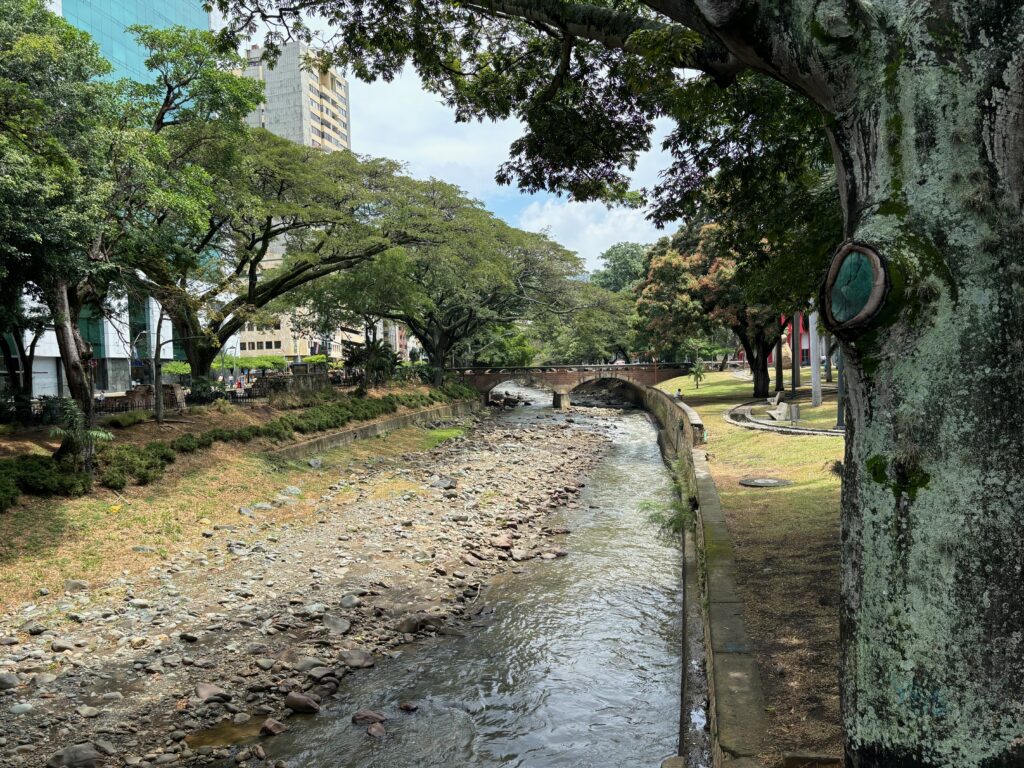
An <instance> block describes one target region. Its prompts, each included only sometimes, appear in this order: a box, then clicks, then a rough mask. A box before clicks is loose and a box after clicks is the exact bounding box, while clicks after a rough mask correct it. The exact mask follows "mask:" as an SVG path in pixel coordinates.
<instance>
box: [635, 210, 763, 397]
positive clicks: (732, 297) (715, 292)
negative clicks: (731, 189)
mask: <svg viewBox="0 0 1024 768" xmlns="http://www.w3.org/2000/svg"><path fill="white" fill-rule="evenodd" d="M717 235H718V228H717V227H716V226H714V225H707V226H705V227H703V228H701V230H700V234H699V240H698V243H697V245H696V246H690V242H692V234H691V233H690V232H688V231H683V232H682V233H681V234H680V235H678V236H676V237H674V238H672V240H669V239H667V238H663V239H662V240H660V241H658V243H657V244H656V245H655V246H654V247H653V248H652V249H651V264H650V272H649V274H648V277H647V280H646V281H645V282H644V283H643V284H642V286H641V288H640V293H639V299H638V302H637V306H638V312H639V314H640V318H641V323H642V328H643V331H644V335H645V336H646V337H647V338H648V339H651V340H652V341H654V343H656V344H657V345H660V346H661V347H662V348H669V349H673V350H679V349H685V348H686V347H687V346H690V345H692V339H693V337H695V336H704V337H707V336H710V335H711V334H712V333H713V331H714V329H715V328H716V327H720V326H725V327H727V328H729V330H731V331H732V332H733V333H734V334H735V335H736V338H737V339H739V342H740V344H742V345H743V349H744V351H745V352H746V353H747V359H748V360H749V361H750V369H751V372H752V373H753V375H754V397H767V396H768V390H769V384H770V381H769V378H768V355H769V354H770V353H771V350H772V347H773V346H774V344H775V342H776V340H777V339H778V337H779V334H780V333H781V331H782V328H781V327H780V323H779V314H780V313H779V310H778V308H776V307H772V306H770V305H758V304H751V303H750V302H749V301H748V300H747V296H746V294H745V292H744V290H743V288H742V286H741V285H740V284H739V283H738V281H737V280H736V270H737V260H736V257H735V256H734V254H733V253H732V252H731V251H729V250H728V249H727V248H726V247H725V244H724V243H723V242H722V241H721V240H719V239H718V238H717Z"/></svg>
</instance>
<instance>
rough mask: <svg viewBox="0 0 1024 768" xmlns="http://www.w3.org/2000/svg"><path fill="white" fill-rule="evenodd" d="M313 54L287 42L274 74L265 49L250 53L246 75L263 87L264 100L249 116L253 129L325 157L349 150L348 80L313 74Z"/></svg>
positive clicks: (332, 74)
mask: <svg viewBox="0 0 1024 768" xmlns="http://www.w3.org/2000/svg"><path fill="white" fill-rule="evenodd" d="M309 53H310V49H309V48H308V47H307V46H306V45H305V44H304V43H297V42H292V43H287V44H286V45H284V46H283V47H282V48H281V56H280V58H278V60H277V62H276V64H275V65H274V67H273V69H271V68H270V67H269V66H267V64H266V63H265V62H264V61H263V48H262V47H261V46H259V45H254V46H252V47H251V48H250V49H249V50H248V51H247V52H246V68H245V74H246V76H247V77H251V78H253V79H255V80H260V81H262V82H263V88H264V95H265V97H266V102H265V103H263V104H261V105H260V108H259V109H258V110H256V111H254V112H252V113H251V114H250V115H249V118H248V122H249V125H251V126H253V127H254V128H266V129H267V130H268V131H270V132H271V133H273V134H276V135H277V136H281V137H282V138H285V139H291V140H292V141H294V142H295V143H296V144H302V145H303V146H306V147H316V148H317V149H323V150H325V151H327V152H332V151H334V150H337V149H351V148H352V142H351V134H350V129H349V113H348V81H347V80H346V79H345V77H344V76H343V75H342V74H341V73H340V72H339V71H338V70H336V69H329V70H327V71H326V72H316V71H311V70H310V68H309V67H308V66H307V65H306V57H307V55H308V54H309Z"/></svg>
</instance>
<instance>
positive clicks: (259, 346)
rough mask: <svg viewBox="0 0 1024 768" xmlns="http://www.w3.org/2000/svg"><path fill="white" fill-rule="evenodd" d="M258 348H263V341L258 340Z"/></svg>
mask: <svg viewBox="0 0 1024 768" xmlns="http://www.w3.org/2000/svg"><path fill="white" fill-rule="evenodd" d="M256 349H263V342H262V341H257V342H256Z"/></svg>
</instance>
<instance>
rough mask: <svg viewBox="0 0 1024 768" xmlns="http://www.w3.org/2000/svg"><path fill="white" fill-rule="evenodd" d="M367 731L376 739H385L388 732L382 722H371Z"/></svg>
mask: <svg viewBox="0 0 1024 768" xmlns="http://www.w3.org/2000/svg"><path fill="white" fill-rule="evenodd" d="M366 732H367V733H368V734H370V735H371V736H373V738H375V739H383V738H384V737H385V736H387V734H388V732H387V731H386V730H385V729H384V726H383V725H381V724H380V723H371V724H370V727H369V728H367V729H366Z"/></svg>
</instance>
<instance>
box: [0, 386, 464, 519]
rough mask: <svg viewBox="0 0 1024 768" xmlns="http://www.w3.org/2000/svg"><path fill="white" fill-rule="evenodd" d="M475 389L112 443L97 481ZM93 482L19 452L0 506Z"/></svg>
mask: <svg viewBox="0 0 1024 768" xmlns="http://www.w3.org/2000/svg"><path fill="white" fill-rule="evenodd" d="M473 396H475V393H474V391H473V390H471V389H469V388H467V387H464V386H462V385H461V384H457V383H449V384H445V385H444V386H442V387H439V388H437V389H432V390H430V392H429V393H428V394H391V395H385V396H384V397H381V398H370V397H367V398H358V397H345V398H340V399H335V400H333V401H327V402H321V403H320V404H318V405H315V406H313V407H311V408H309V409H307V410H305V411H302V412H296V413H288V414H285V415H284V416H281V417H280V418H277V419H274V420H273V421H270V422H267V423H266V424H262V425H260V426H249V427H241V428H239V429H209V430H207V431H206V432H201V433H199V434H196V435H181V436H180V437H177V438H175V439H174V440H172V441H171V442H170V443H164V442H159V441H154V442H151V443H147V444H146V445H144V446H141V447H140V446H137V445H132V446H128V445H109V446H104V447H103V448H101V449H100V451H99V452H98V453H97V456H96V464H97V467H98V470H99V482H100V485H103V486H105V487H107V488H112V489H114V490H118V491H119V490H121V489H123V488H124V487H125V486H127V485H128V483H129V482H130V481H134V482H135V483H137V484H138V485H146V484H147V483H151V482H153V481H154V480H156V479H157V478H159V477H160V476H161V475H162V474H163V473H164V469H165V468H166V466H167V465H168V464H171V463H173V462H174V460H175V458H176V457H177V455H178V454H179V453H194V452H196V451H198V450H200V449H203V448H209V447H210V446H211V445H213V444H214V442H218V441H219V442H222V443H230V442H239V443H247V442H249V441H251V440H255V439H256V438H258V437H265V438H269V439H271V440H288V439H291V438H292V437H293V436H294V433H295V432H298V433H300V434H303V435H305V434H309V433H312V432H323V431H326V430H329V429H338V428H339V427H343V426H345V424H347V423H349V422H350V421H368V420H370V419H374V418H376V417H378V416H383V415H384V414H387V413H394V412H395V411H397V410H398V408H399V407H400V406H405V407H407V408H423V407H426V406H429V405H434V404H436V403H444V402H450V401H452V400H464V399H467V398H470V397H473ZM91 487H92V478H90V477H89V475H87V474H85V473H84V472H76V471H75V470H74V468H73V467H71V466H70V465H68V464H66V463H64V462H61V461H55V460H54V459H52V458H51V457H49V456H18V457H17V458H13V459H6V460H3V461H0V512H3V511H5V510H7V509H8V508H10V507H11V506H13V505H14V503H15V502H16V501H17V500H18V496H20V495H21V494H22V493H27V494H31V495H33V496H81V495H82V494H85V493H88V491H89V489H90V488H91Z"/></svg>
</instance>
